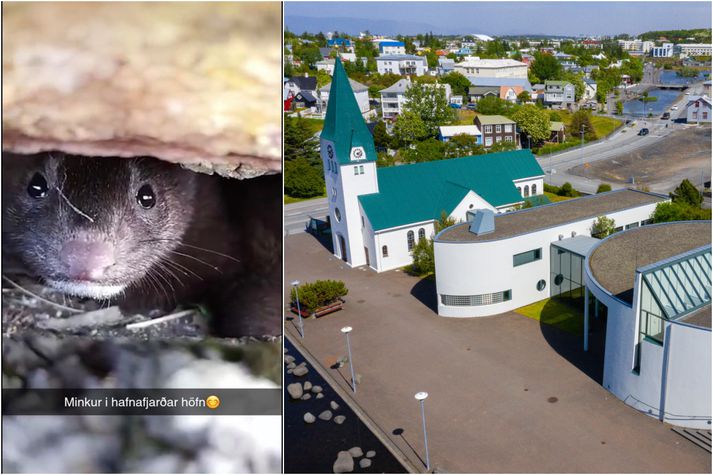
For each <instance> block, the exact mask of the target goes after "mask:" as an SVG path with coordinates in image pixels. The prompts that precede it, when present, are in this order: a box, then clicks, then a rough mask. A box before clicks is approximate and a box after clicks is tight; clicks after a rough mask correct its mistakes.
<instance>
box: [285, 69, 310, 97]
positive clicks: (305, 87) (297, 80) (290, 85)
mask: <svg viewBox="0 0 713 475" xmlns="http://www.w3.org/2000/svg"><path fill="white" fill-rule="evenodd" d="M301 91H305V92H311V93H313V94H314V93H315V92H316V91H317V78H316V77H313V76H308V75H307V73H305V75H304V76H293V77H291V78H289V79H287V80H286V81H285V89H284V92H285V98H288V97H290V96H292V97H294V96H295V95H297V93H299V92H301Z"/></svg>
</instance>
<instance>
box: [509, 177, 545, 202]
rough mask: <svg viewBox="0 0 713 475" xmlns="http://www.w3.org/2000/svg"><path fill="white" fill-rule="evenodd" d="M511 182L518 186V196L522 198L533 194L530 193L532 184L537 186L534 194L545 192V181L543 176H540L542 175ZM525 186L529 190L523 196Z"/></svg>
mask: <svg viewBox="0 0 713 475" xmlns="http://www.w3.org/2000/svg"><path fill="white" fill-rule="evenodd" d="M512 183H513V185H515V187H516V188H520V196H522V197H523V198H527V197H529V196H532V195H533V194H532V185H536V186H537V192H536V193H535V195H541V194H543V193H544V192H545V189H544V186H545V185H544V183H545V181H544V178H542V177H540V178H534V179H533V178H528V179H526V180H513V182H512ZM526 186H527V187H528V189H529V190H530V194H529V195H528V196H525V187H526Z"/></svg>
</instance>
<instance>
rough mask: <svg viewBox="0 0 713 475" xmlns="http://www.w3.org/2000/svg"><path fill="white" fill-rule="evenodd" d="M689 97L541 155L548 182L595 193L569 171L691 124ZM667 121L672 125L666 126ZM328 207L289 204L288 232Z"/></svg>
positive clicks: (695, 90) (697, 89)
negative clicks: (663, 114)
mask: <svg viewBox="0 0 713 475" xmlns="http://www.w3.org/2000/svg"><path fill="white" fill-rule="evenodd" d="M687 91H688V92H690V94H691V95H696V94H702V92H703V83H696V84H693V85H692V86H691V87H690V88H689V89H688V90H687ZM688 97H689V96H688V95H683V96H682V97H681V99H679V100H678V101H676V102H675V103H674V104H672V106H674V105H675V106H677V108H678V110H669V111H670V112H671V120H661V119H660V118H659V117H660V116H657V117H652V118H649V119H645V120H644V119H639V120H635V121H633V122H632V123H633V124H634V125H633V126H628V127H624V128H623V129H620V130H619V131H617V132H616V133H614V134H613V135H610V136H609V137H608V138H606V139H604V140H602V141H599V142H596V143H592V144H588V145H585V146H584V147H582V148H576V149H572V150H567V151H565V152H562V153H558V154H555V155H551V156H548V157H543V158H538V162H539V163H540V166H541V167H542V169H543V170H544V171H545V175H546V176H545V182H546V183H548V184H552V185H555V186H561V185H562V184H564V183H565V182H569V183H571V184H572V186H573V187H574V188H575V189H577V190H580V191H582V192H584V193H595V192H596V191H597V187H598V186H599V184H600V180H598V179H594V180H590V179H589V178H587V177H581V176H578V175H571V174H569V173H567V170H569V169H570V168H572V167H576V166H578V165H583V164H585V163H592V162H596V161H599V160H606V159H610V158H614V157H616V156H618V155H621V154H623V153H628V152H632V151H634V150H637V149H639V148H641V147H646V146H648V145H651V144H654V143H656V142H658V141H661V140H663V139H665V138H666V137H667V136H668V135H670V134H671V133H672V132H673V131H674V130H678V129H681V128H684V127H690V126H688V125H684V124H676V123H674V120H676V119H678V118H679V117H683V116H684V115H685V105H686V102H687V101H688ZM625 118H626V117H625ZM632 119H633V118H632ZM667 124H668V127H666V125H667ZM643 127H646V128H648V129H649V134H648V135H645V136H640V135H637V134H638V132H639V130H640V129H641V128H643ZM615 187H616V186H615ZM327 210H328V206H327V199H326V198H320V199H315V200H309V201H302V202H299V203H291V204H288V205H285V233H286V234H296V233H300V232H304V228H305V224H306V223H307V222H308V221H309V218H310V217H314V218H320V219H324V217H325V216H326V214H327Z"/></svg>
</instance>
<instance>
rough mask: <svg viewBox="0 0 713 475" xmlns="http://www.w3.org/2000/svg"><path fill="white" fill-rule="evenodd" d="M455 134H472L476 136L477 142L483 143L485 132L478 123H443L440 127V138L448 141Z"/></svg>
mask: <svg viewBox="0 0 713 475" xmlns="http://www.w3.org/2000/svg"><path fill="white" fill-rule="evenodd" d="M455 135H470V136H471V137H475V142H476V143H478V144H480V145H482V144H483V134H482V133H481V132H480V129H478V126H477V125H443V126H441V127H439V128H438V140H440V141H441V142H448V141H449V140H450V139H452V138H453V137H454V136H455Z"/></svg>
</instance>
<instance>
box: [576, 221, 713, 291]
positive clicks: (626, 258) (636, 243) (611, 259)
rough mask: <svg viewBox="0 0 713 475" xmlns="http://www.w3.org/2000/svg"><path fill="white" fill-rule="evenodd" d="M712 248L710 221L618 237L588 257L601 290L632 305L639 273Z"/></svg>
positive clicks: (644, 229) (638, 230) (632, 231)
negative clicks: (652, 265) (694, 252)
mask: <svg viewBox="0 0 713 475" xmlns="http://www.w3.org/2000/svg"><path fill="white" fill-rule="evenodd" d="M710 244H711V222H710V221H684V222H678V223H668V224H661V225H653V226H643V227H640V228H635V229H630V230H628V231H626V232H622V233H617V234H615V235H613V236H611V237H609V238H608V239H606V240H605V241H603V242H602V243H601V244H600V245H599V246H598V247H597V248H596V249H594V251H593V252H592V253H591V254H590V256H589V268H590V269H591V271H592V276H593V277H594V279H596V281H597V282H598V283H599V286H600V287H602V288H603V289H605V290H606V291H607V292H609V293H611V294H612V295H615V296H616V297H618V298H619V299H621V300H623V301H625V302H628V303H631V302H632V299H633V295H632V294H633V288H634V279H635V276H636V271H637V269H641V268H642V267H645V266H650V265H651V264H656V263H658V262H661V261H663V260H666V259H670V258H671V257H674V256H678V255H680V254H683V253H686V252H689V251H692V250H694V249H698V248H700V247H702V246H710Z"/></svg>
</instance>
